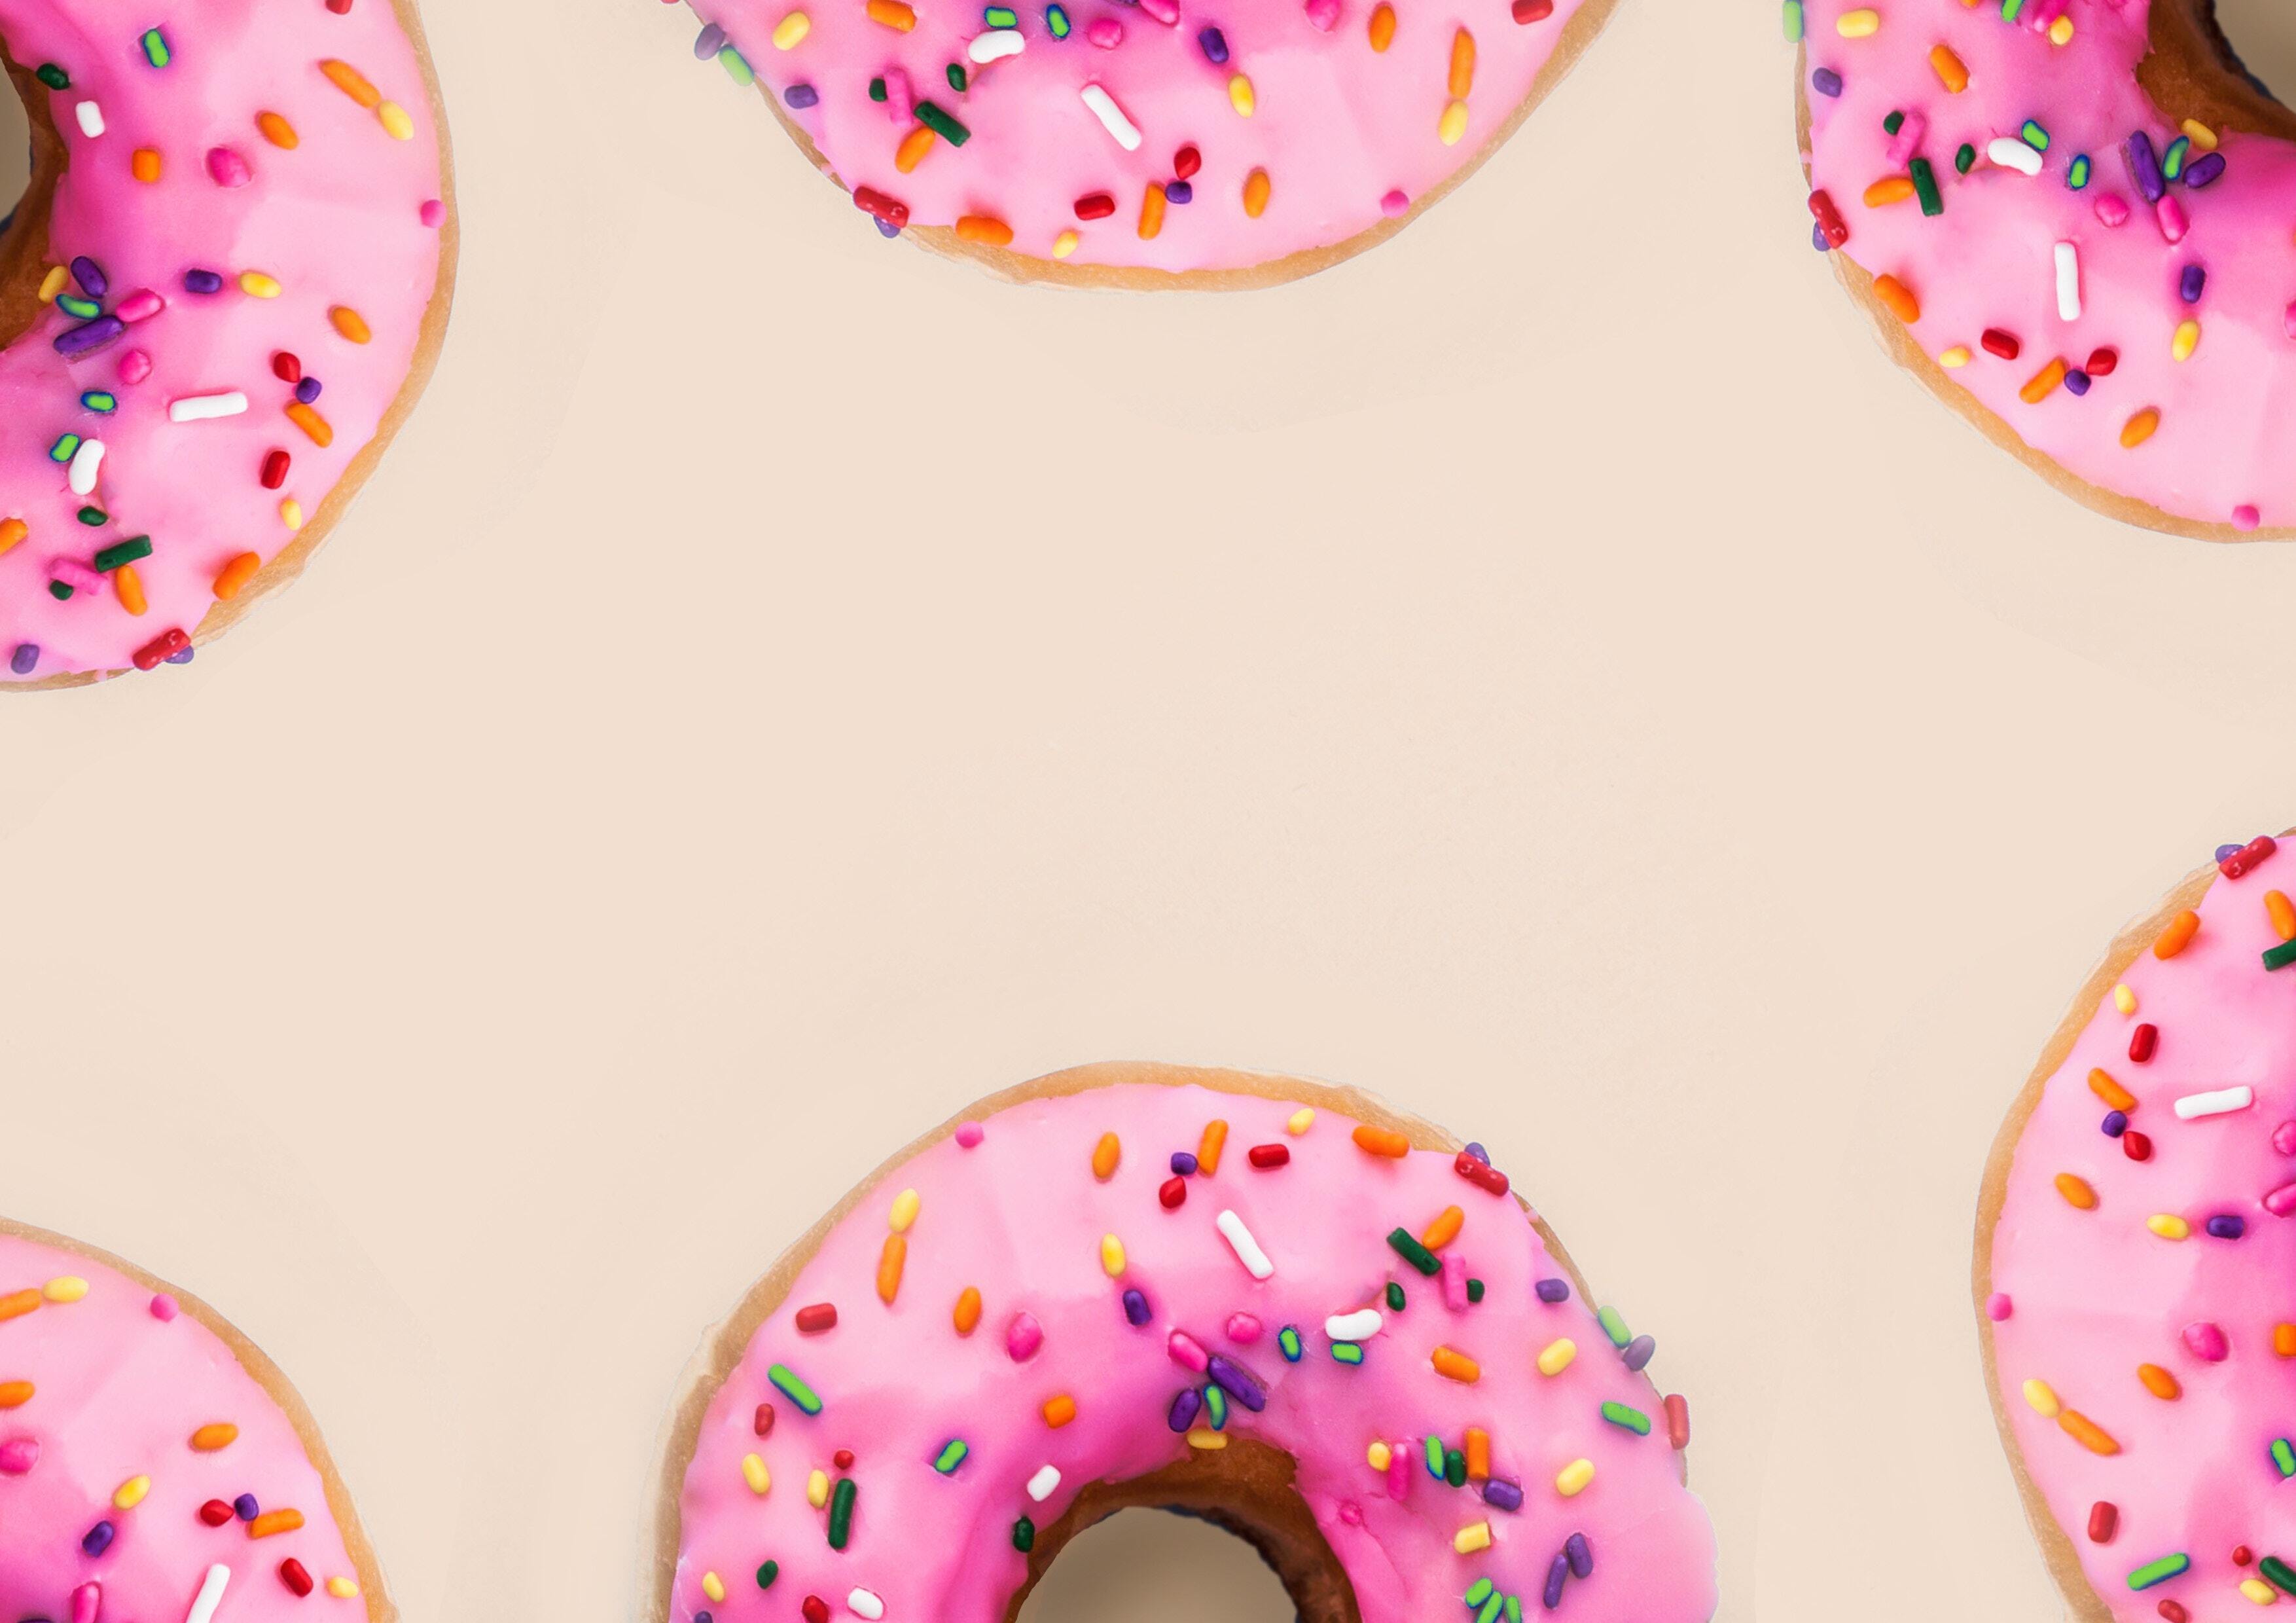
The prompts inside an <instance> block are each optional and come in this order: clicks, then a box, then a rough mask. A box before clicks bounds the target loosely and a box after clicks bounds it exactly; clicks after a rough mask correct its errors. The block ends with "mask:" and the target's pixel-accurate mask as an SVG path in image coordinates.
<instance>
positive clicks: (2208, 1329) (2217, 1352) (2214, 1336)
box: [2185, 1319, 2232, 1363]
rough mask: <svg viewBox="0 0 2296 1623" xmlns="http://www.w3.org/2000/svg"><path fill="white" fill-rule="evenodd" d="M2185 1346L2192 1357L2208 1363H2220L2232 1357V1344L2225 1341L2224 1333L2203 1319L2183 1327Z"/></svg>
mask: <svg viewBox="0 0 2296 1623" xmlns="http://www.w3.org/2000/svg"><path fill="white" fill-rule="evenodd" d="M2185 1347H2188V1348H2190V1349H2191V1351H2192V1355H2193V1356H2194V1357H2195V1358H2199V1359H2203V1360H2205V1361H2206V1362H2208V1363H2223V1362H2224V1361H2225V1360H2226V1359H2227V1358H2229V1357H2231V1356H2232V1343H2231V1342H2229V1341H2227V1340H2226V1339H2225V1333H2224V1331H2221V1330H2219V1329H2218V1328H2217V1327H2216V1326H2215V1325H2213V1324H2211V1323H2210V1322H2208V1321H2207V1320H2205V1319H2202V1320H2200V1321H2199V1322H2195V1323H2192V1324H2187V1325H2185Z"/></svg>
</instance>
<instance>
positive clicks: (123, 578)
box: [111, 564, 151, 614]
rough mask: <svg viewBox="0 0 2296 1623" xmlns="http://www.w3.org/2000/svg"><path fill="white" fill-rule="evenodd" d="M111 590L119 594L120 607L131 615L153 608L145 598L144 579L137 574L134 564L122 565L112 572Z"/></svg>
mask: <svg viewBox="0 0 2296 1623" xmlns="http://www.w3.org/2000/svg"><path fill="white" fill-rule="evenodd" d="M111 589H112V590H113V591H115V592H118V593H119V606H120V607H121V608H124V609H126V610H127V612H128V613H129V614H142V613H143V611H144V610H145V609H147V608H149V607H151V604H150V603H148V602H147V601H145V599H144V597H143V576H142V575H139V574H137V573H135V564H121V565H120V566H119V568H117V569H115V570H113V571H112V572H111Z"/></svg>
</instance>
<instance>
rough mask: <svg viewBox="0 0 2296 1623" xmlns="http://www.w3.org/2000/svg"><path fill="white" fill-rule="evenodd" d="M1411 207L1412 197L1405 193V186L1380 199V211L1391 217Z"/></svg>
mask: <svg viewBox="0 0 2296 1623" xmlns="http://www.w3.org/2000/svg"><path fill="white" fill-rule="evenodd" d="M1410 207H1411V199H1410V198H1408V197H1406V196H1405V195H1404V194H1403V188H1402V187H1400V186H1398V187H1397V188H1396V189H1395V190H1394V191H1392V192H1390V193H1389V194H1387V195H1386V196H1384V197H1382V198H1381V199H1380V200H1379V211H1380V212H1381V213H1382V214H1384V215H1386V216H1387V218H1390V219H1393V218H1396V217H1397V216H1398V215H1399V214H1402V213H1403V212H1405V211H1406V210H1408V209H1409V208H1410Z"/></svg>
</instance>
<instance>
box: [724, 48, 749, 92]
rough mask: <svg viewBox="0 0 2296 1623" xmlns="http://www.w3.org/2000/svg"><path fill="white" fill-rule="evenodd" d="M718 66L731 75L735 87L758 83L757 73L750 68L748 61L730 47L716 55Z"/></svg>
mask: <svg viewBox="0 0 2296 1623" xmlns="http://www.w3.org/2000/svg"><path fill="white" fill-rule="evenodd" d="M717 65H718V66H719V67H721V68H723V69H725V70H726V72H727V73H730V74H731V75H733V77H734V83H735V84H737V85H742V86H749V85H754V84H756V83H757V82H758V75H757V71H756V70H755V69H753V68H751V67H750V59H749V58H748V57H746V56H744V55H742V54H741V53H740V52H739V51H736V50H735V49H734V47H733V46H731V45H727V46H726V48H725V49H723V50H721V51H719V52H718V53H717Z"/></svg>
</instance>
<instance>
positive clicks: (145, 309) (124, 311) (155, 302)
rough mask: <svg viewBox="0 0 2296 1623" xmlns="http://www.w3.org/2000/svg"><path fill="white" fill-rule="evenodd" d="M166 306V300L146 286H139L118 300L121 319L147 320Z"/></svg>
mask: <svg viewBox="0 0 2296 1623" xmlns="http://www.w3.org/2000/svg"><path fill="white" fill-rule="evenodd" d="M167 308H168V301H166V300H165V299H162V298H161V297H160V295H159V294H157V293H155V292H152V290H151V289H150V288H148V287H139V288H137V289H136V290H135V292H132V293H130V294H128V295H127V297H126V298H125V299H122V300H121V301H119V310H118V313H119V318H120V319H121V320H122V321H149V320H151V319H152V317H154V316H156V315H158V314H159V313H160V311H161V310H164V309H167Z"/></svg>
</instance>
